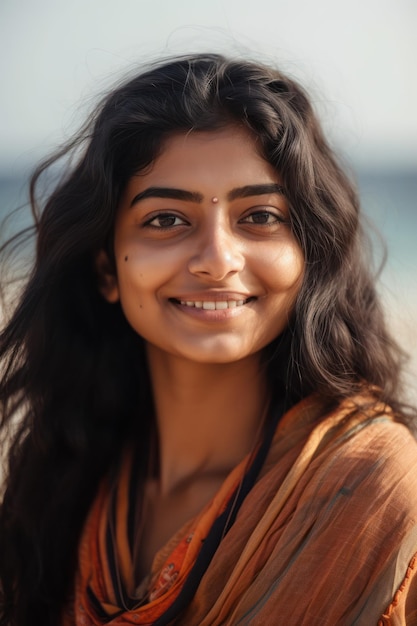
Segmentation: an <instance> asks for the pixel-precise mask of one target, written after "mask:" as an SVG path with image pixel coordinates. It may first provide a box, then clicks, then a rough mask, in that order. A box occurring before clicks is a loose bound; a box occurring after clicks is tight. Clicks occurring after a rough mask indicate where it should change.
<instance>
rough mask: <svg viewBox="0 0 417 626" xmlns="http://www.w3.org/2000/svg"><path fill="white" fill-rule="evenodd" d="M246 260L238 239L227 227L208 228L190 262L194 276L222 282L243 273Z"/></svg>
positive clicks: (197, 244)
mask: <svg viewBox="0 0 417 626" xmlns="http://www.w3.org/2000/svg"><path fill="white" fill-rule="evenodd" d="M244 265H245V259H244V255H243V251H242V248H241V245H240V244H239V240H238V237H237V236H236V234H234V233H233V232H230V229H229V228H228V227H227V226H221V225H220V224H218V223H217V224H215V225H213V227H212V228H207V229H206V230H205V232H204V233H203V234H202V236H201V237H200V238H199V239H198V240H197V241H196V248H195V253H194V254H193V255H192V257H191V258H190V260H189V264H188V268H189V271H190V272H191V273H192V274H196V275H201V276H202V277H206V278H210V279H212V280H216V281H221V280H223V279H224V278H226V277H227V276H229V275H231V274H236V273H237V272H240V271H242V269H243V268H244Z"/></svg>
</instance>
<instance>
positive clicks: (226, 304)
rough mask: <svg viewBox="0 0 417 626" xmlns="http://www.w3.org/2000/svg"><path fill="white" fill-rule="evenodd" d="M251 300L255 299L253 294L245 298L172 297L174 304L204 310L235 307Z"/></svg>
mask: <svg viewBox="0 0 417 626" xmlns="http://www.w3.org/2000/svg"><path fill="white" fill-rule="evenodd" d="M252 300H255V297H254V296H251V297H250V298H246V299H245V300H177V299H176V298H172V301H173V302H175V303H176V304H181V305H182V306H186V307H190V308H193V309H204V310H206V311H220V310H224V309H235V308H237V307H240V306H243V305H244V304H247V303H248V302H251V301H252Z"/></svg>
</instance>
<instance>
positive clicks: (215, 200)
mask: <svg viewBox="0 0 417 626" xmlns="http://www.w3.org/2000/svg"><path fill="white" fill-rule="evenodd" d="M211 201H212V203H213V204H217V203H218V201H219V199H218V197H217V196H214V197H213V198H212V199H211Z"/></svg>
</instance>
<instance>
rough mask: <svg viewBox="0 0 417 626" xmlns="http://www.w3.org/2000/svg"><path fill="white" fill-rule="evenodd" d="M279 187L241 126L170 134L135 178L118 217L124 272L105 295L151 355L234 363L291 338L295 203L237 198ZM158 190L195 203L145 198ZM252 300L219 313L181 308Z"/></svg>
mask: <svg viewBox="0 0 417 626" xmlns="http://www.w3.org/2000/svg"><path fill="white" fill-rule="evenodd" d="M280 183H281V181H280V179H279V176H278V175H277V173H276V172H275V170H274V169H273V168H272V166H271V165H270V164H269V163H268V162H267V161H265V160H264V159H263V158H262V157H261V156H260V155H259V153H258V150H257V146H256V143H255V140H254V139H253V138H252V136H251V135H250V134H249V133H248V131H246V130H243V129H237V128H234V127H230V128H227V129H226V130H222V131H218V132H209V133H202V132H198V133H190V134H187V135H179V136H178V135H177V136H174V137H171V138H170V139H169V140H168V141H167V142H166V144H165V147H164V150H163V151H162V154H161V156H160V157H159V158H158V159H157V160H156V161H155V163H154V164H153V166H152V167H151V168H150V170H149V171H147V172H145V173H144V174H139V175H138V176H135V177H133V178H132V179H131V180H130V182H129V184H128V186H127V189H126V190H125V193H124V195H123V198H122V201H121V204H120V207H119V212H118V216H117V220H116V230H115V258H116V267H117V275H116V276H114V280H112V279H111V277H110V280H109V281H108V284H107V287H106V290H105V295H106V297H107V299H108V300H111V301H116V300H118V299H120V301H121V304H122V307H123V310H124V313H125V315H126V317H127V319H128V321H129V322H130V324H131V325H132V327H133V328H134V329H135V330H136V331H137V332H138V333H139V334H140V335H142V336H143V337H144V338H145V339H146V341H147V342H148V344H149V349H150V350H152V349H153V346H155V347H156V348H158V349H159V350H161V351H163V352H164V353H165V354H166V355H167V358H169V357H168V355H175V356H181V357H182V358H185V359H189V360H191V361H194V362H205V363H227V362H233V361H237V360H240V359H243V358H246V357H248V356H250V355H255V354H256V353H258V352H259V351H260V350H261V349H262V348H263V347H265V346H266V345H267V344H268V343H269V342H271V341H272V340H273V339H274V338H275V337H276V336H277V335H278V334H279V333H280V332H282V330H283V329H284V328H285V326H286V325H287V322H288V317H289V315H290V313H291V310H292V307H293V303H294V299H295V297H296V294H297V292H298V289H299V285H300V281H301V278H302V274H303V255H302V252H301V250H300V247H299V245H298V243H297V242H296V240H295V238H294V236H293V234H292V232H291V229H290V226H289V222H288V205H287V201H286V199H285V196H284V195H283V194H282V193H278V192H275V193H262V194H260V195H255V194H251V195H249V196H248V197H243V198H241V197H236V198H234V197H233V195H232V194H233V191H234V190H236V189H242V188H245V187H247V186H248V185H272V184H276V185H279V184H280ZM154 187H156V188H169V189H176V190H178V189H179V190H185V191H187V192H191V193H194V194H196V198H190V199H188V198H187V199H184V200H182V199H175V198H158V197H152V196H149V197H146V193H149V191H148V192H147V191H146V190H149V189H150V188H154ZM144 192H145V195H144V196H143V197H142V198H141V194H144ZM236 194H237V192H235V193H234V195H236ZM214 197H215V198H216V200H217V199H218V202H213V198H214ZM135 199H136V200H135ZM256 221H258V222H259V223H256ZM248 298H250V301H249V302H246V304H244V305H243V306H236V307H235V308H228V309H222V310H216V311H212V310H205V309H201V308H196V307H189V306H188V307H187V306H184V305H181V304H180V302H181V301H188V302H195V301H197V302H201V301H206V302H207V301H209V302H213V301H216V300H220V301H223V302H224V301H230V300H235V301H241V300H244V301H246V300H247V299H248ZM211 306H212V305H211ZM220 306H221V305H220ZM223 306H224V305H223Z"/></svg>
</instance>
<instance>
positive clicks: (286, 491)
mask: <svg viewBox="0 0 417 626" xmlns="http://www.w3.org/2000/svg"><path fill="white" fill-rule="evenodd" d="M367 407H372V408H367ZM322 413H323V409H322V405H321V403H320V401H319V400H318V399H317V398H316V397H311V398H308V399H307V400H304V401H302V402H301V403H299V404H298V405H296V406H295V407H293V408H292V409H291V410H290V411H289V412H287V413H286V414H285V415H284V417H283V418H282V419H281V420H279V422H278V425H277V426H276V427H275V426H274V428H273V431H271V432H272V434H271V436H269V435H268V434H267V435H266V438H265V441H264V442H263V444H262V446H260V448H259V449H258V450H256V451H255V453H254V454H253V455H252V456H251V457H248V458H247V459H245V460H244V461H243V462H242V463H241V464H240V465H239V466H238V467H236V468H235V469H234V470H233V471H232V472H231V473H230V475H229V476H228V478H227V479H226V481H225V482H224V484H223V486H222V487H221V489H220V491H219V492H218V493H217V495H216V496H215V498H214V499H213V500H212V502H210V503H209V505H207V507H206V508H205V509H204V510H203V511H202V512H201V513H200V515H199V516H197V518H195V519H193V520H190V522H189V523H187V524H186V525H185V527H184V528H182V529H181V530H179V532H178V533H177V534H176V536H175V537H173V538H172V539H171V540H170V541H169V543H168V544H167V546H165V547H164V548H163V549H162V550H161V552H160V553H159V554H158V555H157V556H156V558H155V561H154V565H153V569H152V572H151V575H150V576H149V579H148V580H147V581H144V582H143V583H142V585H140V586H139V588H138V587H137V586H136V583H135V581H134V576H133V572H134V564H133V559H132V554H133V545H132V519H133V517H132V510H134V509H135V506H136V504H137V503H136V502H135V495H134V494H136V493H137V491H136V489H132V485H133V484H134V480H135V472H134V455H132V454H130V453H129V454H126V456H125V460H124V462H123V465H122V467H121V470H120V474H119V476H118V480H117V486H116V488H114V486H113V487H112V485H111V484H110V481H104V482H103V484H102V485H101V489H100V491H99V493H98V494H97V497H96V500H95V502H94V503H93V506H92V508H91V511H90V514H89V516H88V519H87V521H86V524H85V528H84V532H83V535H82V538H81V542H80V547H79V561H78V563H79V564H78V571H77V575H76V582H75V593H74V598H73V599H72V600H71V602H70V603H69V605H68V607H67V608H66V610H65V614H64V616H63V620H62V625H63V626H75V625H76V626H81V625H83V626H97V625H100V624H106V623H109V624H111V625H114V626H115V625H127V624H142V625H143V624H157V625H161V624H183V625H185V626H209V625H210V626H220V625H221V624H231V625H232V624H233V625H237V624H244V625H249V624H251V625H257V624H259V625H278V626H279V625H282V626H291V625H294V626H298V625H302V626H304V625H305V626H307V625H308V626H316V625H317V626H336V625H339V624H340V625H343V626H351V625H353V624H355V625H359V626H371V625H372V624H375V626H376V625H378V626H383V625H385V626H387V625H395V626H397V625H405V624H407V625H408V626H410V625H411V626H413V625H414V626H415V625H417V559H416V557H415V554H416V553H417V443H416V441H415V439H414V438H413V437H412V435H411V434H410V433H409V431H408V430H407V428H406V427H405V426H403V425H401V424H399V423H397V422H395V421H394V420H393V417H392V415H391V413H390V411H389V409H387V407H385V406H383V405H379V406H375V404H374V403H373V402H371V399H370V398H369V397H358V398H353V399H352V400H350V401H346V402H344V403H343V404H342V405H341V406H340V407H339V408H338V409H337V410H336V411H334V412H332V413H331V414H329V415H327V416H324V417H323V415H322ZM239 499H240V501H239V502H238V500H239ZM237 502H238V505H237V504H236V503H237Z"/></svg>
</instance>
